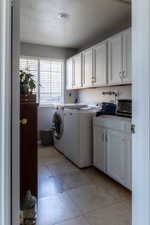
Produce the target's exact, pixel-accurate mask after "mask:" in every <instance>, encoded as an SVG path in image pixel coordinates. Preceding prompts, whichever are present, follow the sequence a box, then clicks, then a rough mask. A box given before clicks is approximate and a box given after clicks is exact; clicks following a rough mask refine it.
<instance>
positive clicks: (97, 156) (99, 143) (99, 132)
mask: <svg viewBox="0 0 150 225" xmlns="http://www.w3.org/2000/svg"><path fill="white" fill-rule="evenodd" d="M105 160H106V157H105V129H104V128H102V127H99V126H95V127H94V165H95V167H97V168H98V169H100V170H101V171H103V172H106V162H105Z"/></svg>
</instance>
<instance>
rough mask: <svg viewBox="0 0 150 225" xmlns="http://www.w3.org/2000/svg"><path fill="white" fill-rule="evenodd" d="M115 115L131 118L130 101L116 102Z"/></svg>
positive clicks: (121, 100)
mask: <svg viewBox="0 0 150 225" xmlns="http://www.w3.org/2000/svg"><path fill="white" fill-rule="evenodd" d="M117 115H118V116H126V117H132V100H130V99H120V100H118V105H117Z"/></svg>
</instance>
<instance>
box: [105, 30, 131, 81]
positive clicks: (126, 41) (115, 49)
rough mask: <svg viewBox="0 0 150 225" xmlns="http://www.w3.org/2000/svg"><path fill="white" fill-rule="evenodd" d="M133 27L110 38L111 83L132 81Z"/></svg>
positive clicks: (109, 69)
mask: <svg viewBox="0 0 150 225" xmlns="http://www.w3.org/2000/svg"><path fill="white" fill-rule="evenodd" d="M131 39H132V38H131V29H128V30H126V31H124V32H121V33H119V34H117V35H115V36H113V37H111V38H110V39H109V40H108V43H109V44H108V62H109V66H108V71H109V73H108V75H109V76H108V78H109V82H108V83H109V84H110V85H113V84H126V83H131V81H132V79H131V76H132V41H131Z"/></svg>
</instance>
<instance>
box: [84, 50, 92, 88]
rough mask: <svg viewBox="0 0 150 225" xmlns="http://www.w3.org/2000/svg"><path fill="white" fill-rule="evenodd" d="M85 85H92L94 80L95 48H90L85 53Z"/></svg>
mask: <svg viewBox="0 0 150 225" xmlns="http://www.w3.org/2000/svg"><path fill="white" fill-rule="evenodd" d="M82 55H83V65H82V69H83V87H91V86H92V80H93V49H92V48H89V49H87V50H85V51H84V52H83V53H82Z"/></svg>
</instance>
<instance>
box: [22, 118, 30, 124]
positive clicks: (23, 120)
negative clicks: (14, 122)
mask: <svg viewBox="0 0 150 225" xmlns="http://www.w3.org/2000/svg"><path fill="white" fill-rule="evenodd" d="M27 123H28V119H26V118H23V119H22V120H20V124H21V125H26V124H27Z"/></svg>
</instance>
